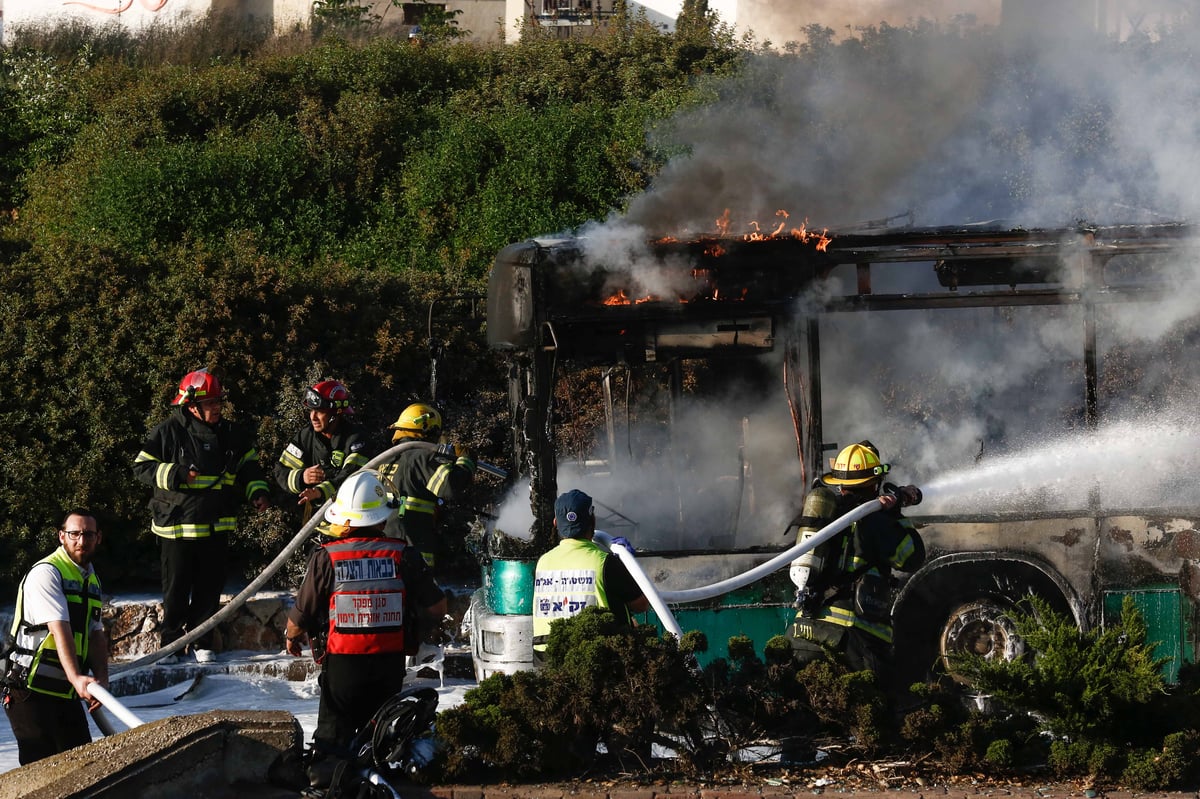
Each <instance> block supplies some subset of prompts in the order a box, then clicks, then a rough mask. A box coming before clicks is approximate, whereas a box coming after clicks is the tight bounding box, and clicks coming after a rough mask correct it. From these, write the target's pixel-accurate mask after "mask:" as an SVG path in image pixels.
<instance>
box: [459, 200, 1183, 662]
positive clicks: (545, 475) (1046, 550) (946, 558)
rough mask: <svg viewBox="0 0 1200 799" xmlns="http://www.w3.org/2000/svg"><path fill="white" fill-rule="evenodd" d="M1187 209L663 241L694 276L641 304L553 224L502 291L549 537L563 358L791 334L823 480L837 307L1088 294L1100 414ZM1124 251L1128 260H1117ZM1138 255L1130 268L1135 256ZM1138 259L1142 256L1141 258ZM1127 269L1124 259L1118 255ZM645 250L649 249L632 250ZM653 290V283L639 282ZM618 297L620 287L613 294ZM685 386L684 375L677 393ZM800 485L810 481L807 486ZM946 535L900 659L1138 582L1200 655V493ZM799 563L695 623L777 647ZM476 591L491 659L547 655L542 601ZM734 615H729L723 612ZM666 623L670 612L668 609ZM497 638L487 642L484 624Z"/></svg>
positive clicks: (1037, 301) (1150, 610) (1163, 630)
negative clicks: (1109, 336)
mask: <svg viewBox="0 0 1200 799" xmlns="http://www.w3.org/2000/svg"><path fill="white" fill-rule="evenodd" d="M1196 235H1197V233H1196V231H1195V230H1193V229H1192V228H1191V227H1190V226H1188V225H1184V224H1162V225H1141V226H1138V225H1125V226H1106V227H1098V226H1095V227H1094V226H1084V225H1081V226H1079V227H1076V228H1070V229H1054V230H1036V229H1030V230H1026V229H1000V228H998V227H995V226H961V227H945V228H933V229H924V230H916V229H901V230H880V231H876V230H867V231H864V232H847V233H841V234H837V235H830V236H821V237H820V238H819V239H816V240H814V237H812V236H811V235H804V236H799V237H797V236H794V235H787V234H784V235H777V236H767V237H753V238H747V237H719V236H711V237H698V238H696V239H694V240H691V241H678V240H675V239H661V240H658V241H653V242H647V251H648V252H649V253H650V254H651V257H652V259H653V260H654V261H655V262H656V263H657V264H659V265H660V266H661V268H663V269H666V270H674V271H675V272H677V273H679V275H681V276H682V277H681V284H682V285H683V286H684V287H685V289H684V291H683V292H682V293H680V294H679V296H672V297H666V298H663V297H647V298H645V301H642V302H639V301H635V300H634V299H632V298H630V297H628V296H623V295H621V294H620V293H619V292H618V294H617V296H618V301H617V302H616V303H613V302H612V296H611V295H612V288H613V286H614V285H620V284H621V281H622V280H624V279H627V278H628V277H629V275H628V274H625V269H624V266H623V265H622V264H612V263H609V264H606V265H603V266H602V267H600V268H589V269H586V270H585V269H581V268H580V264H581V263H582V262H583V261H584V260H585V252H586V246H585V245H586V242H585V241H582V240H579V239H573V238H557V239H534V240H529V241H525V242H520V243H517V244H513V245H510V246H509V247H507V248H505V249H504V250H503V251H501V252H500V253H499V255H498V256H497V259H496V262H495V266H494V268H493V270H492V273H491V276H490V282H489V290H488V322H487V332H488V341H489V345H490V346H491V347H492V348H493V349H495V350H496V351H498V352H500V353H503V354H504V355H505V356H506V357H507V359H508V362H509V374H510V406H511V412H512V420H513V422H512V442H511V443H512V447H513V450H514V452H515V455H516V457H515V461H516V463H517V464H518V468H519V470H520V472H521V475H522V478H523V479H524V478H528V480H529V484H530V503H531V508H532V510H533V515H534V523H533V527H532V529H531V531H530V533H531V535H532V538H533V541H534V548H535V549H536V550H537V551H545V550H548V549H549V548H550V547H552V546H553V545H554V543H555V541H556V540H557V539H556V536H555V535H554V531H553V528H552V526H551V520H552V519H553V501H554V497H555V496H556V494H557V490H558V486H557V485H556V472H557V467H558V457H559V453H558V451H557V446H558V445H557V444H556V439H555V408H554V403H553V397H554V387H555V380H556V374H557V370H558V369H559V368H560V367H561V366H562V364H564V363H578V364H591V365H597V366H602V367H608V368H610V369H618V368H630V367H631V365H632V366H637V365H646V364H661V365H665V368H667V370H668V373H669V374H670V375H673V376H674V377H672V378H671V379H672V380H673V381H674V380H676V379H677V377H678V374H679V372H678V365H679V364H681V363H684V362H686V361H688V360H689V359H700V360H712V359H734V360H736V359H738V358H745V357H754V356H757V355H759V354H761V353H762V352H764V351H768V350H772V349H774V348H776V347H781V346H782V347H784V348H785V351H786V366H787V369H788V371H789V372H790V373H791V377H790V378H789V379H788V380H787V381H786V382H787V386H788V392H789V397H788V399H789V402H790V404H791V405H792V409H793V416H794V417H795V419H796V438H797V440H796V448H797V453H798V454H797V457H798V458H799V459H800V461H801V470H802V474H804V475H805V480H806V481H807V480H810V479H811V477H812V476H814V475H817V474H819V473H820V471H821V463H822V460H823V456H824V455H825V454H826V450H827V449H828V448H829V445H827V444H825V443H824V440H823V437H822V424H821V412H820V401H821V386H820V375H821V365H820V357H821V342H820V335H821V331H820V325H819V324H818V322H819V319H820V318H821V316H822V315H823V314H828V313H855V312H869V311H888V310H925V309H928V310H933V311H936V310H939V309H952V308H986V307H1020V306H1038V305H1058V306H1079V307H1080V308H1081V309H1082V320H1083V322H1082V324H1083V328H1084V329H1083V331H1082V334H1083V342H1084V346H1083V351H1082V352H1081V353H1080V357H1081V358H1082V361H1083V381H1082V385H1080V386H1079V391H1080V405H1081V408H1082V416H1083V420H1084V423H1085V424H1086V425H1087V426H1088V427H1090V428H1094V427H1095V426H1096V425H1097V422H1098V419H1099V410H1098V399H1097V397H1098V382H1099V375H1098V368H1099V367H1098V358H1097V324H1096V323H1097V318H1098V314H1101V313H1103V309H1104V307H1105V306H1106V305H1107V304H1109V303H1120V302H1130V301H1146V300H1153V299H1156V298H1160V297H1162V296H1164V294H1165V293H1167V292H1171V291H1177V290H1178V281H1177V280H1175V279H1174V276H1172V275H1170V274H1164V273H1163V270H1162V269H1161V267H1160V265H1161V263H1162V262H1163V261H1164V260H1170V259H1172V258H1177V257H1179V256H1180V255H1181V254H1185V253H1187V252H1188V251H1189V248H1192V249H1194V248H1195V247H1196V244H1197V241H1196ZM1114 259H1116V260H1114ZM1117 265H1119V267H1118V266H1117ZM1131 265H1132V266H1131ZM930 267H932V269H933V271H934V272H935V274H936V277H937V284H938V285H937V288H936V289H933V290H929V291H923V292H920V293H902V294H901V293H894V294H880V293H876V292H875V291H873V283H875V282H877V280H878V276H879V275H880V274H881V272H882V271H883V270H905V269H908V270H928V269H930ZM1110 267H1111V268H1110ZM631 268H632V267H631ZM839 269H840V270H841V271H840V272H839V273H838V274H841V275H843V276H845V274H846V273H847V270H851V271H852V275H853V280H852V282H853V286H854V287H853V290H852V291H850V292H849V293H847V294H842V295H840V296H836V297H830V298H827V299H824V300H823V301H822V303H821V304H820V305H818V306H812V305H811V304H809V305H806V306H805V307H806V308H808V310H806V311H805V312H804V313H803V314H802V316H801V317H800V318H797V311H796V307H797V303H796V301H797V299H798V298H799V297H801V296H803V295H805V294H806V293H807V292H810V291H811V290H812V288H813V286H814V285H815V284H817V283H819V282H820V281H823V280H825V279H827V278H829V276H830V275H832V274H835V270H839ZM638 299H641V298H638ZM605 300H609V302H607V303H606V302H605ZM604 387H605V397H604V402H605V406H606V421H607V425H608V428H607V430H606V432H605V435H606V437H607V439H608V444H609V448H610V450H613V451H615V449H616V445H615V442H614V439H615V432H614V417H615V410H614V400H613V394H612V391H611V388H610V383H609V381H608V376H607V374H606V377H605V382H604ZM678 390H679V389H678V386H677V385H676V386H673V388H672V391H678ZM798 502H799V497H798V499H797V503H798ZM915 518H916V521H917V523H918V526H919V528H920V530H921V534H922V537H923V538H924V540H925V542H926V546H927V548H928V550H929V558H928V560H927V562H926V564H925V566H924V567H923V568H922V569H920V571H918V572H917V573H916V574H914V575H912V576H911V578H909V579H908V580H907V581H906V582H905V583H904V584H903V586H902V588H901V590H900V591H899V592H898V595H897V598H896V603H895V606H894V619H895V628H896V641H897V644H896V647H897V657H898V659H899V662H900V663H901V664H902V668H904V669H906V670H907V672H908V673H909V676H911V677H913V678H920V677H921V676H924V675H926V674H928V673H929V672H930V671H931V670H936V669H945V668H947V664H948V663H949V660H948V659H947V657H946V656H947V655H952V654H954V653H956V652H962V651H972V652H980V653H992V654H995V655H997V656H1005V657H1012V656H1015V654H1016V653H1017V652H1018V651H1019V649H1020V646H1021V643H1020V641H1019V639H1018V638H1017V637H1016V636H1015V635H1014V631H1013V627H1012V623H1011V620H1010V618H1009V614H1010V613H1011V611H1012V609H1013V608H1014V607H1016V606H1018V605H1020V604H1021V603H1023V601H1024V600H1025V598H1027V597H1028V596H1029V595H1030V594H1035V595H1038V596H1040V597H1042V598H1043V599H1045V600H1046V602H1047V603H1048V604H1049V605H1050V607H1051V608H1053V609H1055V610H1056V611H1059V612H1061V613H1063V614H1066V615H1068V616H1069V617H1070V618H1072V619H1073V620H1074V621H1075V622H1076V623H1077V624H1078V625H1079V627H1080V628H1081V629H1084V630H1087V629H1090V628H1093V627H1096V626H1099V625H1102V624H1103V623H1104V621H1105V619H1106V618H1113V616H1114V614H1115V613H1117V612H1119V609H1120V604H1121V601H1122V600H1123V598H1124V597H1125V596H1132V597H1134V599H1135V602H1136V603H1137V604H1138V606H1139V608H1140V609H1142V611H1143V613H1144V615H1145V616H1146V618H1147V622H1148V626H1149V628H1150V635H1151V637H1152V640H1157V641H1158V642H1159V644H1158V646H1159V650H1158V654H1160V655H1163V656H1166V657H1167V658H1168V659H1169V662H1168V664H1167V667H1166V671H1165V674H1166V676H1167V677H1168V679H1174V678H1175V676H1176V675H1177V673H1178V669H1179V667H1180V666H1181V665H1182V664H1183V663H1185V662H1192V661H1194V660H1195V654H1196V652H1195V650H1196V645H1195V641H1194V636H1193V633H1192V631H1193V629H1194V628H1195V626H1196V622H1197V617H1196V610H1195V608H1196V607H1197V604H1198V603H1197V598H1198V595H1200V579H1195V576H1196V575H1197V574H1200V568H1198V566H1197V561H1195V560H1193V559H1191V558H1190V557H1189V556H1188V555H1189V547H1188V546H1170V545H1164V541H1166V542H1168V543H1169V542H1170V541H1171V540H1177V541H1180V542H1182V541H1185V540H1188V541H1190V540H1191V539H1193V538H1195V539H1196V540H1197V541H1198V542H1200V533H1198V532H1197V531H1198V530H1200V509H1196V508H1190V509H1189V508H1184V509H1169V508H1168V509H1163V508H1157V509H1151V510H1131V511H1121V512H1118V513H1109V512H1105V511H1101V510H1100V509H1099V508H1098V507H1091V508H1084V509H1081V510H1079V511H1068V512H1055V513H1037V514H1003V515H983V514H981V515H974V516H972V515H956V516H954V517H915ZM790 543H792V542H791V541H781V543H780V547H779V549H778V550H775V551H774V552H720V553H713V554H710V555H708V556H707V557H708V558H709V560H710V561H714V562H719V563H720V564H721V567H720V568H722V569H724V570H725V571H726V572H728V573H736V572H738V571H742V570H745V569H746V568H749V567H750V566H753V565H756V564H757V563H760V562H763V561H765V560H766V559H768V558H769V557H771V556H772V555H774V554H777V552H778V551H780V550H782V549H784V548H786V546H787V545H789V544H790ZM703 557H706V555H705V553H702V552H675V553H649V554H647V555H646V556H644V557H643V556H639V560H641V561H643V562H645V564H646V571H647V573H648V574H650V575H652V576H654V578H655V579H656V580H662V581H664V583H665V584H667V587H671V588H674V587H680V588H682V587H690V586H685V585H678V586H673V585H670V583H671V581H672V578H673V576H677V575H680V574H686V573H688V572H689V568H688V567H687V565H686V564H685V563H684V562H683V560H684V559H692V560H694V559H696V558H703ZM787 590H788V586H787V585H786V580H785V579H784V580H783V584H782V585H781V584H780V582H779V581H776V582H775V583H774V585H773V587H771V588H769V589H768V590H767V591H766V592H765V593H763V592H758V593H757V594H754V595H752V596H750V598H749V599H747V598H746V597H745V596H741V597H732V598H730V599H727V600H726V601H724V602H721V603H717V604H715V605H709V606H706V607H698V608H687V607H685V608H680V609H679V611H680V616H679V619H680V623H681V625H682V627H683V629H685V630H686V629H689V627H700V628H701V629H703V628H704V627H705V626H706V625H714V626H713V629H715V630H716V631H717V632H718V635H717V636H714V635H712V634H711V633H710V635H709V639H710V644H714V643H715V644H718V646H717V647H716V653H717V654H721V653H723V651H724V650H723V648H722V646H720V644H721V643H722V642H721V640H720V634H724V633H730V634H732V633H735V632H740V633H745V634H750V635H751V637H753V638H755V643H756V645H757V646H758V647H759V648H761V645H762V643H764V641H763V640H761V639H762V638H763V637H764V636H768V635H770V634H774V633H779V632H782V631H783V629H784V627H785V626H786V623H787V620H789V619H790V617H791V614H792V610H791V606H790V597H789V596H787ZM475 604H476V607H475V608H474V609H473V619H474V623H475V625H476V633H477V636H476V637H477V639H478V640H477V641H476V644H475V660H476V672H477V675H478V676H480V677H483V676H486V675H487V674H488V673H492V672H494V671H511V670H514V669H517V668H526V667H528V666H529V663H528V657H527V655H526V652H527V650H528V648H529V642H528V640H527V639H528V637H529V635H530V633H529V632H528V624H527V621H528V620H527V618H513V617H505V616H499V615H496V614H493V613H490V612H489V610H488V608H487V607H486V603H485V600H484V598H483V597H482V596H481V598H480V599H479V601H478V602H476V603H475ZM718 619H720V620H721V622H720V623H717V620H718ZM651 621H652V619H651ZM485 638H486V639H488V641H489V642H490V643H485V642H484V639H485Z"/></svg>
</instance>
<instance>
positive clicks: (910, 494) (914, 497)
mask: <svg viewBox="0 0 1200 799" xmlns="http://www.w3.org/2000/svg"><path fill="white" fill-rule="evenodd" d="M883 493H884V494H887V495H889V496H893V497H895V498H896V501H897V502H898V503H899V504H900V507H902V508H910V507H912V506H913V505H920V504H921V500H922V499H923V497H922V496H921V489H919V488H917V487H916V486H913V485H908V486H898V485H895V484H894V483H884V484H883Z"/></svg>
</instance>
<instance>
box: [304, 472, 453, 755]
mask: <svg viewBox="0 0 1200 799" xmlns="http://www.w3.org/2000/svg"><path fill="white" fill-rule="evenodd" d="M397 506H398V501H397V498H396V496H395V492H394V489H393V488H392V487H391V486H390V485H388V484H387V483H386V481H384V480H383V479H382V477H381V476H380V474H379V472H377V471H375V470H373V469H363V470H361V471H358V472H356V473H354V474H353V475H351V476H350V477H348V478H347V479H346V480H345V481H344V482H343V483H342V485H341V487H340V488H338V491H337V495H336V497H335V498H334V501H333V504H332V505H330V507H329V509H328V510H326V512H325V519H326V521H328V522H329V524H330V525H331V527H332V528H333V531H334V534H335V535H337V536H338V537H337V538H334V539H331V540H330V541H328V542H326V543H325V544H324V545H322V546H320V547H318V548H317V549H315V550H314V551H313V553H312V555H310V556H309V559H308V569H307V572H306V573H305V575H304V581H303V582H302V583H301V585H300V589H299V591H298V592H297V594H296V601H295V603H294V605H293V607H292V608H291V610H289V611H288V618H287V629H286V631H285V636H286V638H287V651H288V653H289V654H291V655H296V656H299V655H301V654H303V649H302V647H303V646H304V644H306V643H308V642H309V641H310V639H317V638H320V637H322V636H324V637H325V650H324V654H323V658H322V662H323V668H322V670H321V676H320V678H319V684H320V686H321V702H320V705H319V707H318V710H317V727H316V730H315V731H314V732H313V748H314V750H315V753H316V755H317V757H318V758H320V757H323V756H328V755H332V756H333V760H334V761H336V759H338V758H341V757H345V756H346V755H347V754H348V753H347V752H346V751H345V750H346V747H347V746H348V745H349V744H350V742H351V740H352V739H353V738H354V736H355V735H356V734H357V733H358V732H359V731H360V730H361V729H362V728H363V726H364V725H365V724H367V722H369V721H370V719H371V717H372V716H373V715H374V714H375V711H377V710H378V709H379V708H380V706H381V705H382V704H383V703H384V702H385V701H386V700H388V699H390V698H391V697H392V696H393V695H395V694H396V693H398V692H399V691H400V689H401V687H402V684H403V682H404V675H405V656H406V652H407V651H409V650H410V649H413V648H414V647H413V644H414V643H415V642H419V639H418V636H419V633H418V631H417V629H416V627H417V624H418V619H419V615H418V614H420V615H423V616H426V617H428V619H430V620H441V619H442V618H443V617H444V616H445V615H446V609H447V608H446V595H445V593H444V592H443V591H442V589H441V588H440V587H439V586H438V584H437V582H436V581H435V580H434V579H433V575H432V573H431V572H430V571H429V567H428V566H427V565H426V563H425V560H424V559H423V558H422V557H421V554H420V552H418V551H417V550H416V549H414V548H413V547H410V546H408V545H407V544H405V543H404V542H403V541H400V540H397V539H394V538H388V537H387V536H386V534H385V533H384V528H385V526H386V525H387V523H388V520H389V519H391V518H392V517H393V516H395V515H396V508H397ZM420 621H421V622H424V621H425V619H420ZM314 656H319V653H318V652H317V650H316V649H314Z"/></svg>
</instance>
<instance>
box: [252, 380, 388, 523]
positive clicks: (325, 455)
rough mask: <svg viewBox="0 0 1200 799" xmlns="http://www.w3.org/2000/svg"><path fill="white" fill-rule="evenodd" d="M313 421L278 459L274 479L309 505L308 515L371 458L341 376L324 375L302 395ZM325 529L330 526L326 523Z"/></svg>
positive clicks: (310, 420) (306, 517) (285, 448)
mask: <svg viewBox="0 0 1200 799" xmlns="http://www.w3.org/2000/svg"><path fill="white" fill-rule="evenodd" d="M302 402H303V404H304V407H305V409H306V410H307V411H308V424H307V425H305V426H304V427H303V428H301V429H300V430H299V431H298V432H297V433H296V434H295V435H294V436H292V439H291V441H289V442H288V444H287V446H286V447H284V449H283V452H282V453H280V455H279V460H278V461H277V462H276V463H275V482H276V483H278V484H279V487H280V488H282V489H283V490H284V491H287V492H288V493H291V494H295V495H296V498H297V499H296V502H297V504H299V505H303V506H304V520H305V521H307V520H308V518H309V516H311V514H312V511H313V509H314V508H316V507H320V506H321V505H322V504H324V503H325V501H326V500H329V499H332V498H333V496H334V495H335V494H336V493H337V489H338V486H340V485H341V484H342V482H343V481H344V480H345V479H346V478H347V477H349V476H350V475H352V474H354V473H355V472H357V471H358V470H359V469H361V468H362V467H363V466H365V465H366V464H367V461H368V460H370V455H369V452H368V448H367V441H366V439H365V438H364V437H363V433H362V430H361V429H360V428H359V427H358V425H356V424H355V423H354V418H353V417H354V407H353V406H352V405H351V404H350V391H349V389H347V388H346V386H345V384H343V383H342V382H341V381H338V380H328V379H327V380H322V381H320V382H319V383H316V384H315V385H313V386H310V387H309V388H308V389H306V390H305V392H304V397H303V399H302ZM322 527H323V528H324V529H322V533H323V534H327V533H328V527H327V526H326V525H322Z"/></svg>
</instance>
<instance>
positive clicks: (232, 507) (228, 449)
mask: <svg viewBox="0 0 1200 799" xmlns="http://www.w3.org/2000/svg"><path fill="white" fill-rule="evenodd" d="M191 470H195V471H196V472H197V476H196V478H195V480H194V481H191V482H189V481H188V472H189V471H191ZM133 473H134V476H135V477H137V479H138V480H140V481H142V482H143V483H145V484H147V485H149V486H151V487H153V488H154V494H153V495H152V496H151V498H150V510H151V512H152V514H153V518H152V520H151V523H150V529H151V531H152V532H153V533H154V534H155V535H157V536H161V537H163V538H205V537H207V536H210V535H213V534H220V533H231V532H233V530H234V527H235V526H236V523H237V512H238V507H239V506H240V504H241V503H242V502H243V501H251V500H253V499H254V498H255V497H256V496H258V495H259V494H264V495H265V494H267V493H268V491H269V486H268V485H267V481H266V478H265V476H264V475H263V471H262V468H261V467H260V466H259V464H258V450H257V449H255V447H254V440H253V438H252V437H251V435H250V433H249V431H247V430H246V429H244V428H243V427H242V426H241V425H237V424H234V423H233V422H230V421H228V420H226V419H222V420H220V421H219V422H217V423H216V424H214V425H209V424H206V423H204V422H202V421H200V420H199V419H197V418H196V417H195V416H193V415H192V414H191V413H189V412H188V411H187V409H186V406H179V407H176V408H173V409H172V410H171V415H170V416H168V417H167V419H166V420H165V421H163V422H162V423H161V424H159V425H158V426H157V427H155V428H154V429H153V430H151V431H150V435H149V437H147V439H146V442H145V443H144V444H142V450H141V452H139V453H138V455H137V459H136V460H135V461H134V463H133Z"/></svg>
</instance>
